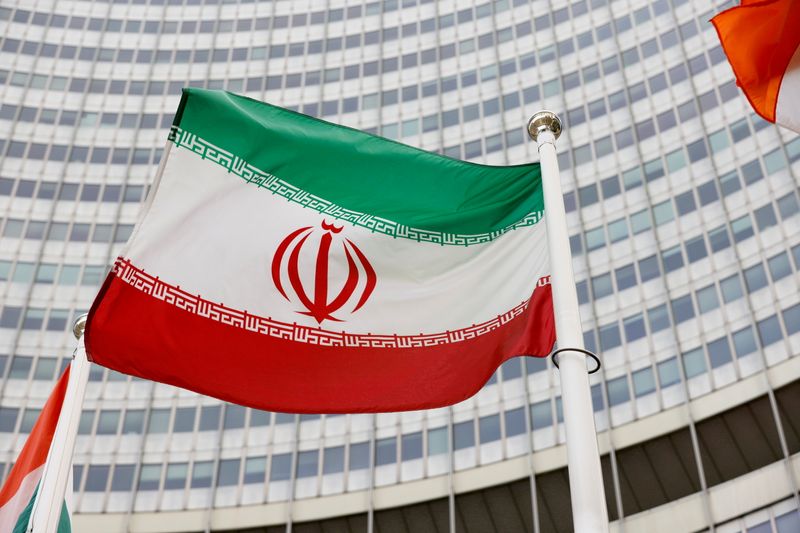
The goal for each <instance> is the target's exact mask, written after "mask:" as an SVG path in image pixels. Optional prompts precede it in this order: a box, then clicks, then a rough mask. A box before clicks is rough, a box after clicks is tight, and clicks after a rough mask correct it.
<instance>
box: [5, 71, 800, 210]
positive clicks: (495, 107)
mask: <svg viewBox="0 0 800 533" xmlns="http://www.w3.org/2000/svg"><path fill="white" fill-rule="evenodd" d="M178 83H179V82H178ZM179 84H180V83H179ZM639 85H641V84H639ZM719 90H720V94H721V95H722V100H723V101H727V100H730V99H732V98H734V97H736V95H737V93H736V90H735V86H734V84H733V82H729V83H726V84H724V85H722V86H720V88H719ZM394 92H395V93H396V92H397V91H394ZM615 94H618V95H619V96H620V98H618V99H616V100H619V101H620V102H622V103H623V104H624V103H625V102H626V97H625V92H624V91H619V92H618V93H615ZM708 94H709V95H711V98H709V99H708V105H706V107H707V109H706V108H705V107H704V109H703V111H708V110H710V109H712V108H714V107H716V106H717V105H719V100H718V99H717V97H716V96H715V92H714V90H713V89H712V90H711V91H710V92H709V93H708ZM523 95H524V96H525V98H526V100H527V99H529V98H531V99H534V100H537V99H538V98H539V88H538V86H535V87H531V88H528V89H524V90H523ZM373 96H374V95H373ZM612 96H613V95H612ZM645 96H646V91H645V92H644V93H641V92H639V91H638V90H637V91H636V92H631V93H630V97H631V98H632V99H641V98H644V97H645ZM369 98H370V95H366V96H364V97H362V104H363V105H366V106H370V107H371V106H372V105H374V104H376V103H377V100H375V101H374V102H372V103H370V99H369ZM348 100H352V104H353V105H354V106H355V105H357V103H358V97H353V98H351V99H345V100H343V102H346V101H348ZM616 100H615V101H616ZM633 101H634V100H631V102H633ZM501 102H502V105H503V109H506V110H508V109H511V108H514V107H518V106H520V105H521V101H520V98H519V93H517V92H512V93H509V94H507V95H503V96H502V97H501V98H493V99H490V100H487V101H485V102H482V103H481V104H477V103H476V104H472V105H469V106H465V107H464V108H463V109H461V112H460V113H459V109H454V110H449V111H444V112H442V113H441V114H439V113H437V114H433V115H429V116H425V117H422V118H421V119H411V120H407V121H403V122H401V123H398V124H386V125H384V126H383V127H382V128H381V133H382V134H383V135H384V136H386V137H390V138H399V137H404V136H411V135H417V134H419V133H420V132H423V133H424V132H429V131H434V130H437V129H440V128H445V127H449V126H454V125H457V124H459V123H460V121H464V122H467V121H471V120H476V119H479V118H480V116H481V111H482V112H483V116H484V117H485V116H490V115H492V114H497V113H499V112H500V110H501V107H500V106H501ZM335 103H336V102H334V104H335ZM326 105H327V103H326V102H323V103H322V104H321V105H320V104H318V103H314V104H307V105H304V106H302V111H303V112H304V113H307V114H312V115H313V114H318V112H319V111H320V110H325V108H326ZM289 108H290V109H298V108H297V106H289ZM618 108H619V106H617V105H616V104H614V105H612V106H611V110H612V111H613V110H615V109H618ZM6 109H7V110H8V111H7V112H10V111H13V109H12V108H6ZM23 111H25V114H26V115H27V116H31V115H33V114H35V109H34V108H23ZM44 111H52V110H43V114H44ZM328 111H332V109H328ZM0 112H2V109H0ZM21 113H22V111H21ZM670 113H671V112H670ZM678 113H679V115H680V116H681V120H683V121H685V120H689V119H690V118H693V117H695V116H697V109H696V106H695V104H694V101H693V100H689V101H687V102H686V103H685V104H682V105H680V106H678ZM47 114H48V118H47V119H46V121H50V120H52V121H55V113H54V112H53V113H52V114H51V113H49V112H48V113H47ZM662 115H663V113H662ZM135 117H136V115H134V114H128V115H124V118H125V120H126V121H130V122H131V123H134V122H136V118H135ZM98 119H99V125H100V126H107V127H113V124H115V123H116V122H117V120H118V115H117V114H113V113H102V114H99V113H94V112H84V113H83V114H81V115H80V119H79V116H78V114H77V113H76V112H66V111H64V112H62V113H61V115H60V117H59V124H64V125H70V124H72V125H75V124H76V123H78V124H79V125H81V126H95V125H98ZM169 121H170V117H168V116H167V115H162V116H161V118H160V120H159V121H158V122H159V123H160V125H161V127H164V126H165V124H168V123H169ZM156 122H157V115H155V114H148V115H144V116H142V118H141V119H140V121H139V123H140V125H141V126H142V127H156ZM757 124H758V125H759V127H765V126H766V125H768V123H767V122H765V121H760V122H757ZM761 124H764V126H761ZM676 125H677V124H676V123H675V122H674V121H673V122H672V123H670V124H669V126H668V127H670V128H671V127H675V126H676ZM663 127H667V126H666V124H665V125H663ZM366 131H368V132H370V133H376V132H377V128H369V129H367V130H366ZM664 131H666V130H665V129H663V128H662V129H661V133H663V132H664ZM635 133H636V135H637V137H639V140H640V141H641V140H644V139H647V138H649V137H651V136H653V135H655V129H654V127H653V121H652V120H651V119H648V120H645V121H643V122H641V123H639V124H637V125H636V128H635ZM720 133H723V132H716V133H715V134H714V135H712V136H710V138H709V142H710V143H711V146H712V148H713V149H715V150H721V149H723V148H725V147H727V146H728V144H727V141H726V139H722V138H720V135H719V134H720ZM633 135H634V128H631V127H628V128H624V129H622V130H620V131H618V132H616V133H615V134H614V136H613V139H614V140H615V141H616V149H617V150H621V149H623V148H625V147H628V146H631V145H632V144H633V143H634V137H633ZM524 138H525V137H524V134H523V132H522V130H521V129H513V130H509V131H507V132H505V134H496V135H492V136H488V137H487V138H486V139H484V140H480V139H479V140H476V141H468V142H466V143H464V145H463V157H466V158H474V157H479V156H481V155H482V154H483V153H491V152H494V151H499V150H501V149H502V146H503V144H502V143H503V140H504V139H505V143H506V147H509V146H515V145H517V144H521V143H522V142H523V141H524ZM5 142H6V141H5V140H2V139H0V152H2V150H3V146H4V144H5ZM797 148H798V150H795V151H796V152H798V154H796V155H798V156H800V143H798V147H797ZM687 150H688V154H689V160H690V161H691V162H695V161H697V160H699V159H702V158H704V157H708V150H707V148H706V144H705V140H704V139H700V140H698V141H696V142H694V143H692V144H691V145H689V146H688V147H687ZM613 151H614V142H613V141H612V136H610V135H609V136H607V137H604V138H601V139H598V141H596V142H595V152H596V157H598V158H599V157H602V156H604V155H608V154H610V153H612V152H613ZM443 152H444V153H445V155H447V156H450V157H462V145H461V144H459V145H456V146H450V147H447V148H445V149H444V150H443ZM160 153H161V149H149V148H123V147H120V148H113V149H111V148H106V147H98V146H95V147H93V148H92V147H88V146H73V147H72V148H71V149H69V148H68V147H67V146H66V145H57V144H53V145H51V146H48V145H46V144H43V143H25V142H21V141H11V142H9V143H8V150H7V155H8V156H9V157H19V158H22V157H28V158H29V159H35V160H44V159H47V160H50V161H69V162H90V163H97V164H106V163H109V162H110V163H111V164H129V163H130V164H150V162H151V161H153V162H155V161H157V159H156V158H157V157H158V156H160ZM591 156H592V152H591V148H590V146H589V145H583V146H580V147H577V148H575V149H573V150H572V151H571V154H570V152H569V151H562V152H561V153H560V154H559V162H560V163H561V166H562V168H564V169H566V168H570V167H571V166H572V161H573V160H574V161H575V165H579V164H583V163H587V162H589V161H590V160H591ZM685 164H686V156H685V155H684V153H683V149H679V150H677V151H675V152H672V153H670V154H667V165H668V168H669V169H670V170H673V171H674V170H677V169H680V168H682V167H683V166H685ZM634 171H635V169H633V170H632V171H630V172H629V173H628V174H625V175H624V178H625V181H626V188H632V187H635V186H637V185H639V184H640V183H641V179H639V181H636V176H635V174H634V173H633V172H634ZM663 172H664V170H663V163H661V161H660V158H659V159H658V160H654V161H651V162H648V163H646V164H645V173H646V174H645V175H646V176H647V178H648V179H656V178H658V177H660V176H662V175H663ZM5 187H6V188H7V187H8V185H5ZM2 188H3V182H2V181H0V194H2ZM568 198H569V197H568Z"/></svg>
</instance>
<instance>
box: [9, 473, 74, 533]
mask: <svg viewBox="0 0 800 533" xmlns="http://www.w3.org/2000/svg"><path fill="white" fill-rule="evenodd" d="M37 494H39V485H36V490H35V491H33V496H31V499H30V501H29V502H28V505H26V506H25V509H23V510H22V513H20V515H19V519H18V520H17V525H15V526H14V531H13V532H12V533H26V531H27V529H28V522H29V521H30V519H31V513H32V512H33V504H34V502H36V495H37ZM56 533H72V525H71V524H70V519H69V512H68V511H67V504H66V502H65V503H64V504H63V505H62V506H61V516H60V517H59V518H58V529H56Z"/></svg>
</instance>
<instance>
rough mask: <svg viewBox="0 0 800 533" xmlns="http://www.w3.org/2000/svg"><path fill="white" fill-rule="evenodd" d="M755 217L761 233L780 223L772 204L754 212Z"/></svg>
mask: <svg viewBox="0 0 800 533" xmlns="http://www.w3.org/2000/svg"><path fill="white" fill-rule="evenodd" d="M753 215H755V218H756V225H757V226H758V230H759V231H764V230H765V229H767V228H769V227H770V226H774V225H775V224H777V223H778V219H777V217H776V216H775V209H774V208H773V207H772V204H767V205H765V206H763V207H760V208H758V209H756V210H755V211H754V212H753Z"/></svg>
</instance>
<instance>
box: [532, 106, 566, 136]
mask: <svg viewBox="0 0 800 533" xmlns="http://www.w3.org/2000/svg"><path fill="white" fill-rule="evenodd" d="M543 131H549V132H550V133H552V134H553V137H554V138H555V139H558V138H559V137H560V136H561V119H560V118H558V115H556V114H555V113H553V112H552V111H539V112H538V113H536V114H535V115H533V116H532V117H531V119H530V120H529V121H528V134H529V135H530V136H531V139H533V140H534V141H538V138H539V134H540V133H542V132H543Z"/></svg>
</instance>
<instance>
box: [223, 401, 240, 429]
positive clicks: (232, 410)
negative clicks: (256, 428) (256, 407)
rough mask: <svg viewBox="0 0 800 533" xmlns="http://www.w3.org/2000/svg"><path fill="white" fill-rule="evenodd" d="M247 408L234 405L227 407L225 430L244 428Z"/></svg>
mask: <svg viewBox="0 0 800 533" xmlns="http://www.w3.org/2000/svg"><path fill="white" fill-rule="evenodd" d="M245 412H246V411H245V408H244V407H242V406H241V405H235V404H232V403H229V404H226V405H225V420H224V422H223V426H222V427H223V428H224V429H239V428H243V427H244V415H245Z"/></svg>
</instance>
